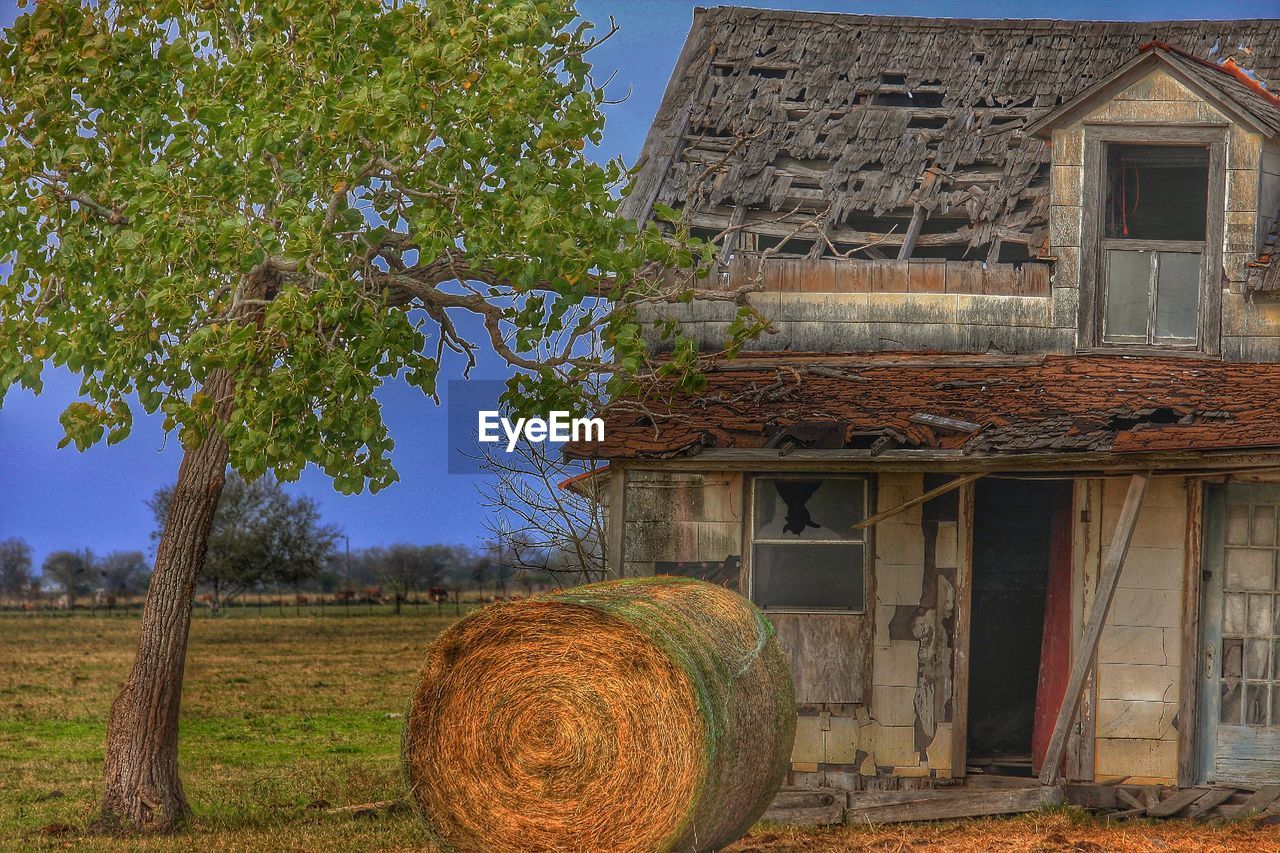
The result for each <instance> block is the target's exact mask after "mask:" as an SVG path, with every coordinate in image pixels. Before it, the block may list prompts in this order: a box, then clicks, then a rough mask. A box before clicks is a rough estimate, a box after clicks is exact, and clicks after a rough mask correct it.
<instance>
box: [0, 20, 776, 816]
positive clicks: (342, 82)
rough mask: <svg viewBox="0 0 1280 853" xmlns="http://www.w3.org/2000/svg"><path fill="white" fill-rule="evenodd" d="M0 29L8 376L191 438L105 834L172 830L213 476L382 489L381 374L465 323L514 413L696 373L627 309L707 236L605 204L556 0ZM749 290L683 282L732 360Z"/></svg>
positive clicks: (93, 429)
mask: <svg viewBox="0 0 1280 853" xmlns="http://www.w3.org/2000/svg"><path fill="white" fill-rule="evenodd" d="M0 39H2V41H0V128H2V131H0V132H2V133H3V137H2V138H0V262H5V261H7V262H9V263H10V264H11V265H12V272H11V274H10V275H9V277H8V279H7V280H6V281H5V283H4V284H3V285H2V286H0V340H3V341H5V344H6V345H5V346H4V347H3V348H0V390H2V389H7V388H8V387H10V386H11V385H14V384H20V385H22V386H24V387H26V388H29V389H32V390H36V391H38V390H39V388H40V385H41V371H42V370H43V368H44V365H45V363H46V362H47V361H48V362H52V363H53V364H55V365H58V366H61V367H64V368H66V369H68V370H71V371H73V372H75V373H77V374H79V375H80V377H81V379H82V383H81V395H82V399H80V400H77V401H76V402H74V403H72V404H71V405H69V406H68V407H67V409H66V411H65V412H64V413H63V415H62V418H61V420H62V424H63V426H64V429H65V433H66V434H65V436H64V438H63V443H64V444H66V443H71V444H74V445H75V446H76V447H78V448H81V449H83V448H85V447H88V446H90V445H92V444H95V443H97V442H99V441H101V440H104V439H105V440H106V441H107V442H108V443H114V442H118V441H121V440H123V439H124V438H125V437H126V436H127V435H128V434H129V431H130V428H131V425H132V421H133V413H134V410H135V407H138V406H140V407H141V408H142V410H144V411H146V412H148V413H155V412H160V413H163V416H164V424H165V426H166V428H167V429H171V430H173V431H175V432H176V434H177V439H178V441H179V442H180V443H181V445H182V447H183V451H184V455H183V459H182V463H181V465H180V467H179V470H178V479H177V483H176V486H175V489H174V496H173V499H172V501H171V503H170V507H169V515H168V517H167V519H166V523H165V532H164V535H163V536H162V537H161V540H160V542H159V545H158V547H157V550H156V556H155V566H154V571H153V574H152V578H151V583H150V586H149V588H148V595H147V599H146V605H145V607H144V610H143V616H142V622H141V626H140V630H139V642H138V653H137V656H136V658H135V661H134V665H133V668H132V670H131V671H130V674H129V677H128V679H127V681H126V682H125V684H124V686H123V689H122V690H121V692H120V694H119V696H118V697H117V699H116V701H115V702H114V704H113V705H112V710H111V714H110V717H109V720H108V726H107V748H106V759H105V762H104V785H103V793H102V801H101V807H100V815H99V819H98V820H97V821H96V824H97V825H98V826H100V827H102V828H104V829H113V828H126V827H133V828H140V829H144V830H155V831H165V830H171V829H173V828H174V827H176V826H177V825H178V824H179V823H180V822H181V821H182V820H183V819H184V818H185V817H186V816H187V815H188V813H189V807H188V805H187V801H186V797H185V796H184V794H183V790H182V784H181V781H180V779H179V777H178V765H177V737H178V710H179V702H180V698H181V693H182V677H183V661H184V658H185V654H186V647H187V636H188V632H189V628H190V618H191V599H192V594H193V591H194V589H195V586H196V582H197V579H198V577H199V576H200V573H201V569H202V563H203V559H204V554H205V551H206V545H207V542H208V537H209V533H210V530H211V528H212V525H213V521H214V516H215V513H216V508H217V504H218V496H219V494H220V492H221V490H222V487H223V483H224V478H225V472H226V469H227V466H228V464H230V466H231V467H232V468H233V469H234V470H236V471H238V472H239V473H241V474H242V475H244V476H245V477H246V478H248V479H254V478H256V477H257V476H259V475H261V474H263V473H265V472H267V471H269V470H270V471H274V473H275V474H276V476H277V477H278V478H280V479H282V480H286V481H287V480H291V479H294V478H296V477H297V476H298V475H299V474H300V472H301V470H302V468H303V466H304V465H306V464H308V463H314V464H315V465H317V466H318V467H319V468H320V469H322V470H323V471H325V472H326V473H327V474H328V475H330V476H331V477H332V478H333V482H334V485H335V487H336V488H337V489H339V490H340V491H343V492H354V491H359V490H361V489H363V488H365V487H368V488H370V489H375V490H376V489H379V488H382V487H385V486H387V485H389V484H390V483H392V482H394V481H395V479H396V474H395V471H394V469H393V467H392V465H391V462H390V458H389V451H390V449H391V446H392V442H391V438H390V437H389V435H388V434H387V429H386V426H385V424H384V423H383V420H382V415H381V411H380V408H379V405H378V402H377V400H376V397H375V394H374V391H375V390H376V389H377V388H378V387H380V386H381V385H382V384H384V383H385V382H387V381H388V380H390V379H392V378H397V377H398V378H399V379H402V380H403V381H406V382H408V383H409V384H411V385H413V386H415V387H417V388H420V389H421V390H422V391H423V392H424V393H426V394H428V395H431V396H433V397H434V395H435V387H436V378H437V374H438V372H439V370H440V367H441V359H442V357H443V354H444V352H445V351H446V350H448V351H451V352H454V353H457V354H459V355H460V356H461V357H462V359H464V360H465V362H466V365H467V367H469V366H470V365H471V364H474V362H475V355H476V352H477V351H478V350H479V348H480V346H481V343H479V342H477V341H476V340H472V339H470V338H468V337H467V334H466V333H465V330H466V329H469V328H476V327H479V328H480V329H482V330H483V331H482V332H479V333H478V335H479V339H480V341H482V342H483V344H484V345H485V346H487V347H489V348H492V349H493V350H494V351H496V352H497V354H498V355H499V356H501V357H502V358H503V359H505V360H506V362H507V363H508V364H510V365H512V366H513V367H514V368H516V369H517V371H518V372H517V373H516V374H515V376H514V378H513V379H512V380H511V382H510V383H509V391H508V403H509V404H510V405H511V406H512V407H513V408H515V409H517V410H520V411H522V412H524V413H530V412H533V411H537V410H542V411H546V410H548V409H573V408H576V407H577V406H575V404H576V403H578V402H580V392H579V390H578V389H579V387H580V384H579V383H578V381H577V380H578V379H580V378H581V377H582V376H584V375H586V374H589V373H591V372H594V371H605V372H610V371H616V373H615V376H616V377H617V380H616V382H615V383H614V384H613V386H612V387H613V388H614V389H615V390H617V389H621V388H623V387H627V385H628V383H631V382H634V381H637V380H636V378H635V377H636V376H639V375H642V374H646V373H647V374H648V375H652V373H653V372H654V371H663V372H665V373H666V374H672V375H677V376H680V377H687V379H682V381H685V382H687V383H688V384H690V385H692V386H696V385H697V383H698V381H699V380H698V378H697V374H696V371H695V370H694V368H695V367H696V366H697V362H698V359H699V358H700V354H699V353H698V351H697V348H696V345H695V344H694V342H693V341H692V340H687V339H684V338H681V337H680V335H679V333H678V332H675V333H674V340H673V341H672V356H671V357H670V358H669V359H667V360H666V361H664V362H663V363H662V364H661V365H660V366H656V365H655V366H650V363H649V361H648V357H647V355H646V349H645V343H644V337H643V335H642V334H641V331H642V330H641V326H640V323H639V321H638V320H637V318H638V317H640V316H642V314H641V309H642V308H644V307H645V306H646V305H650V304H655V303H663V302H673V301H677V300H685V299H690V298H693V295H694V292H693V290H692V287H691V283H692V276H694V275H697V274H698V273H699V271H700V268H701V267H702V266H703V265H705V263H706V262H707V261H708V260H709V259H711V258H712V257H713V256H714V254H715V247H714V246H711V245H699V244H697V243H690V242H689V241H687V240H685V239H683V237H684V236H685V235H687V233H688V231H687V229H685V228H683V227H676V226H673V228H672V237H673V239H671V240H667V239H664V238H663V235H662V234H660V233H659V231H658V229H657V228H656V227H651V228H648V229H646V230H644V231H639V232H638V231H637V229H636V227H635V225H634V224H633V223H629V222H626V221H623V220H621V219H620V218H618V217H616V216H615V215H614V212H615V211H616V208H617V204H618V201H617V198H616V194H615V193H614V192H613V190H614V189H616V188H617V187H619V186H620V185H621V184H622V183H623V182H624V181H625V179H626V177H627V172H626V170H625V168H624V166H623V165H622V164H621V163H620V162H609V163H596V162H593V161H592V160H591V159H590V158H589V157H588V156H587V155H586V153H585V148H586V143H587V142H598V141H599V140H600V138H601V133H602V129H603V115H602V113H601V111H600V106H601V104H602V103H603V102H604V99H605V94H604V91H603V88H602V87H601V86H598V85H596V83H595V82H594V81H593V80H592V78H591V76H590V66H589V65H588V63H587V61H586V59H585V54H586V53H587V52H588V51H589V50H590V49H591V48H592V46H593V45H594V44H595V41H593V39H592V36H591V35H590V28H589V27H588V26H586V25H584V24H582V23H579V22H577V21H576V12H575V10H574V8H573V4H572V2H571V0H506V1H505V2H501V3H499V2H495V0H422V2H415V3H384V2H379V1H378V0H348V2H335V0H291V2H289V3H284V2H281V0H244V2H242V3H234V4H233V3H217V2H204V0H150V1H149V2H140V0H117V2H112V3H110V4H106V5H103V4H99V3H96V2H93V0H41V2H39V3H37V4H35V5H34V6H33V7H32V9H31V11H30V12H29V13H28V14H25V15H23V16H22V17H20V18H19V19H18V20H17V21H16V22H15V23H14V25H13V26H12V27H11V28H10V29H9V30H7V31H5V32H4V34H3V36H0ZM707 172H708V174H711V173H712V172H713V170H712V169H708V170H707ZM658 210H659V212H660V213H662V214H663V215H666V216H670V215H671V213H670V212H669V211H666V210H665V209H662V208H658ZM675 269H687V270H688V271H689V272H688V275H682V276H676V277H672V276H669V275H665V274H664V272H663V271H664V270H675ZM753 288H754V289H758V287H755V286H754V285H753V286H750V287H741V288H738V289H737V290H734V291H730V292H721V291H716V290H714V289H707V290H699V291H698V292H697V298H700V299H715V300H722V301H726V302H730V303H733V304H736V305H737V316H736V319H735V321H734V323H733V324H732V325H731V326H730V335H729V338H730V340H729V341H727V342H726V349H727V350H729V351H732V350H733V349H734V348H735V347H736V345H737V342H738V341H739V340H740V339H741V338H742V337H745V335H747V334H750V333H752V332H753V331H755V330H757V329H758V328H760V319H759V314H758V313H757V312H756V311H755V310H754V309H753V308H752V307H751V305H750V304H749V303H748V300H747V297H748V295H749V291H750V290H751V289H753ZM413 309H416V310H413ZM460 315H461V316H465V317H470V318H471V319H472V320H473V321H474V324H473V325H469V324H466V323H460V322H459V320H460V319H461V317H460ZM672 330H673V326H672V325H671V324H667V326H666V327H665V328H664V330H663V331H664V333H665V334H668V335H671V334H673V332H672ZM596 333H602V335H603V337H602V340H603V341H604V344H605V345H606V346H607V348H608V351H607V352H605V351H601V350H598V349H596V348H594V347H592V346H591V345H590V341H591V340H593V335H595V334H596ZM464 371H465V368H464Z"/></svg>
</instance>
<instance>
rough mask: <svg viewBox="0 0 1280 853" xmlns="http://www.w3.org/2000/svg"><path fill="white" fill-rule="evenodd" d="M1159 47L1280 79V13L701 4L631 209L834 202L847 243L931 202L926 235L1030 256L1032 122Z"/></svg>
mask: <svg viewBox="0 0 1280 853" xmlns="http://www.w3.org/2000/svg"><path fill="white" fill-rule="evenodd" d="M1150 42H1160V43H1162V44H1165V45H1168V46H1171V47H1173V48H1176V49H1177V50H1181V51H1185V52H1187V53H1188V54H1191V55H1193V56H1195V57H1198V58H1200V59H1204V60H1208V61H1211V62H1215V63H1216V62H1222V61H1225V60H1226V59H1232V60H1233V61H1234V62H1235V63H1236V64H1237V65H1238V66H1239V67H1240V68H1242V69H1244V70H1245V71H1246V72H1247V73H1249V74H1252V75H1255V76H1256V77H1257V78H1258V79H1259V80H1261V81H1262V82H1270V83H1272V84H1275V83H1277V82H1280V21H1277V20H1246V21H1161V22H1093V21H1042V20H1020V21H996V20H952V19H930V18H897V17H878V16H864V15H843V14H818V13H803V12H783V11H771V10H759V9H742V8H733V7H718V8H713V9H705V10H699V11H698V12H697V13H696V16H695V20H694V25H693V29H692V30H691V31H690V34H689V39H688V41H687V42H686V44H685V49H684V51H683V53H682V54H681V57H680V61H679V63H678V65H677V67H676V69H675V72H674V74H673V76H672V79H671V82H670V84H669V85H668V88H667V92H666V95H665V97H664V99H663V102H662V105H661V107H660V108H659V111H658V114H657V117H656V118H655V120H654V125H653V128H652V130H651V132H650V135H649V139H648V141H647V142H646V145H645V151H644V154H643V155H642V162H641V170H640V173H639V175H638V177H637V181H636V184H635V187H634V189H633V191H632V193H631V194H630V196H629V197H628V199H627V201H626V204H625V206H624V208H623V210H624V212H625V213H626V214H627V215H629V216H632V217H635V218H639V219H645V218H647V217H648V216H649V214H650V212H651V210H652V207H653V204H654V203H655V202H657V203H661V204H665V205H669V206H672V207H676V208H681V207H684V208H687V212H688V213H690V214H691V216H692V219H693V222H694V224H695V225H699V226H700V227H704V228H710V229H719V228H723V227H724V226H725V225H726V224H728V223H729V221H730V217H731V212H732V210H733V209H734V208H735V207H738V206H743V207H746V208H749V209H752V210H754V211H756V212H757V213H758V214H760V216H759V217H753V219H752V221H756V220H757V219H762V218H768V219H771V220H774V223H773V224H774V227H775V230H777V229H778V228H785V226H788V225H791V224H793V220H794V221H797V222H799V221H805V220H808V219H811V218H812V217H813V216H814V215H815V214H823V212H824V211H825V225H826V226H827V229H828V233H829V234H830V235H831V236H832V237H833V238H834V239H835V241H836V243H837V245H839V246H840V247H841V249H842V250H843V249H845V248H848V247H849V246H850V245H853V244H857V243H859V242H861V241H864V240H865V239H866V235H867V233H868V232H869V231H875V232H884V231H887V230H888V229H889V228H890V227H892V226H895V225H896V226H897V231H898V233H902V231H903V229H904V228H905V225H906V222H907V220H908V219H909V218H910V216H911V213H912V211H913V209H914V206H915V205H916V204H919V205H920V206H921V207H922V208H924V209H925V210H927V211H928V212H929V216H930V219H929V224H928V225H927V226H926V233H928V232H929V231H930V229H933V230H935V231H937V230H942V231H955V232H957V233H958V243H959V244H961V245H968V246H979V245H983V244H987V243H990V242H991V241H992V239H993V238H999V239H1001V240H1003V241H1005V242H1006V243H1022V244H1028V245H1030V246H1031V247H1032V249H1033V253H1034V249H1035V248H1036V247H1038V246H1040V245H1041V244H1042V243H1043V242H1044V239H1045V236H1046V228H1047V225H1046V223H1047V219H1048V205H1049V198H1048V164H1049V150H1048V147H1047V146H1046V144H1045V143H1044V142H1043V141H1042V140H1039V139H1034V138H1032V137H1030V136H1029V135H1027V134H1025V133H1024V132H1023V128H1025V126H1026V125H1027V124H1028V123H1029V122H1031V121H1034V120H1036V119H1038V118H1040V117H1041V116H1043V115H1045V114H1046V113H1047V112H1048V111H1050V110H1053V109H1054V108H1056V107H1058V106H1060V105H1061V104H1063V103H1064V102H1065V101H1067V100H1069V99H1070V98H1072V97H1073V96H1075V95H1076V94H1078V93H1080V92H1082V91H1083V90H1085V89H1087V88H1088V87H1090V86H1091V85H1093V84H1094V83H1096V82H1097V81H1099V80H1101V79H1103V78H1105V77H1106V76H1108V75H1109V74H1111V73H1112V72H1114V71H1115V70H1116V69H1117V68H1119V67H1120V66H1122V65H1124V64H1125V63H1126V62H1128V61H1130V60H1132V59H1133V58H1134V56H1136V55H1137V53H1138V49H1139V48H1140V47H1141V46H1142V45H1143V44H1146V43H1150ZM1200 70H1201V72H1203V73H1213V72H1211V71H1209V70H1208V69H1200ZM1237 88H1240V89H1243V88H1244V87H1243V86H1241V87H1237ZM1273 88H1274V87H1273ZM1237 94H1239V95H1240V97H1241V98H1249V97H1251V96H1250V94H1249V93H1247V92H1243V91H1241V92H1238V93H1237ZM926 174H928V175H930V176H932V177H928V178H926ZM766 214H767V217H765V215H766ZM760 233H766V231H761V232H760ZM815 248H816V249H820V248H821V247H820V246H815Z"/></svg>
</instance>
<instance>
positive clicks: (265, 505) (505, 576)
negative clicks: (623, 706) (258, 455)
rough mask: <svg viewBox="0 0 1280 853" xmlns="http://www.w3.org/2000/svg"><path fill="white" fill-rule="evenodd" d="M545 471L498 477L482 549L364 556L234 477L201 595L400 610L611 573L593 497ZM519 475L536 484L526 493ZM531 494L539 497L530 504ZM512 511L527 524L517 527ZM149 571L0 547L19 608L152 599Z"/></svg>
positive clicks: (276, 491)
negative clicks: (39, 559) (387, 604)
mask: <svg viewBox="0 0 1280 853" xmlns="http://www.w3.org/2000/svg"><path fill="white" fill-rule="evenodd" d="M544 467H545V468H546V470H542V469H537V470H538V471H541V473H542V474H543V475H544V476H541V477H537V476H529V472H528V471H519V472H517V471H514V470H512V471H506V472H499V473H506V474H507V475H508V476H506V477H499V478H498V482H499V486H498V487H496V488H495V492H494V494H493V495H491V496H490V501H489V503H490V506H491V507H492V508H494V509H496V510H499V513H498V518H499V520H500V523H495V524H491V525H490V529H491V531H492V533H493V536H494V539H493V540H492V541H491V542H488V543H485V544H483V545H481V546H479V547H470V546H466V545H443V544H430V545H422V544H412V543H405V542H400V543H395V544H391V545H387V546H381V547H373V548H363V549H357V550H351V549H350V548H349V547H342V548H341V549H340V548H339V545H340V544H344V545H345V542H344V540H345V537H344V535H343V534H342V532H341V531H340V530H339V529H338V528H337V527H335V526H333V525H331V524H326V523H324V521H323V519H322V518H321V514H320V508H319V505H318V504H317V503H316V501H314V500H312V499H311V498H308V497H301V496H299V497H295V496H292V495H290V494H288V493H287V492H285V491H284V489H282V488H281V486H280V485H279V483H277V482H275V481H274V480H272V479H270V478H267V477H262V478H259V479H258V480H254V481H246V480H243V479H241V478H240V477H239V476H237V475H235V474H231V475H230V476H228V478H227V484H226V487H225V489H224V490H223V492H222V496H221V499H220V501H219V503H218V508H217V511H216V513H215V515H214V521H213V529H212V532H211V533H210V536H209V550H208V554H207V556H206V558H205V562H204V569H203V571H202V573H201V575H200V579H199V587H200V590H201V592H202V595H201V599H202V600H203V601H204V602H205V603H207V605H208V606H209V608H210V609H211V611H212V612H213V613H214V614H215V615H216V614H218V613H219V612H221V611H222V609H223V608H224V607H226V606H227V605H228V604H231V603H233V602H235V601H236V600H237V599H239V598H241V597H242V596H244V595H245V594H246V593H257V594H259V596H261V595H262V594H264V593H270V592H278V591H281V590H292V591H294V592H295V593H297V594H299V595H300V594H302V593H304V592H306V593H319V594H322V595H331V596H333V597H335V598H339V599H342V600H346V601H348V602H350V601H353V600H354V601H362V602H363V601H373V600H378V601H382V600H389V601H391V602H393V603H394V605H395V610H396V612H397V613H399V612H400V610H401V606H402V605H403V603H404V602H406V601H409V600H421V598H422V597H423V596H427V597H429V598H435V599H437V600H439V599H440V598H441V597H442V596H443V597H451V598H452V600H455V601H456V600H457V595H458V593H459V592H461V591H463V590H476V591H479V592H480V595H481V598H482V599H484V598H486V597H507V596H509V595H512V594H515V593H522V594H525V595H528V594H531V593H532V592H534V591H536V590H539V589H543V588H546V587H549V586H562V585H566V584H573V583H578V582H581V581H583V580H590V579H594V578H596V577H598V576H600V575H601V574H602V573H603V563H602V548H601V546H600V539H601V535H600V525H599V524H598V522H597V521H596V520H595V519H594V517H593V516H591V515H590V514H589V513H590V512H591V511H593V510H592V508H591V505H592V504H594V503H595V501H593V500H591V498H593V497H594V496H593V495H590V494H586V493H582V492H580V491H579V492H572V493H570V492H565V491H562V490H561V489H559V488H558V487H557V484H558V482H559V480H560V479H562V478H563V476H564V475H563V472H562V471H561V470H560V469H559V468H555V467H552V466H544ZM517 473H520V474H523V475H524V477H525V479H524V483H526V484H530V483H532V484H533V485H525V486H521V485H520V483H519V481H518V480H517V477H516V474H517ZM519 489H523V491H520V492H519V493H517V491H516V490H519ZM532 494H536V495H538V496H540V497H538V499H537V500H533V499H531V498H530V497H529V495H532ZM172 501H173V487H172V486H166V487H164V488H162V489H159V490H158V491H156V492H155V494H154V495H152V497H151V498H150V499H149V500H148V501H147V507H148V508H149V509H150V510H151V512H152V514H153V516H154V519H155V529H154V531H153V533H152V534H151V537H152V541H153V543H156V542H158V541H159V537H160V534H161V532H162V531H163V529H164V524H165V519H166V516H167V515H168V512H169V506H170V504H171V503H172ZM584 507H585V509H584ZM515 508H518V510H519V513H518V517H519V519H520V523H519V524H512V523H510V522H509V519H510V518H511V517H512V513H513V512H514V511H515ZM540 518H541V519H543V520H544V521H543V522H541V523H539V519H540ZM580 530H581V531H585V533H580V532H579V531H580ZM150 573H151V566H150V564H149V562H148V561H147V558H146V556H145V555H144V554H143V553H142V552H141V551H116V552H113V553H110V554H107V555H105V556H101V557H99V556H97V555H95V554H93V553H92V552H91V551H89V550H87V549H85V550H79V551H73V550H62V551H55V552H53V553H51V554H49V555H48V557H46V558H45V560H44V562H43V563H42V564H41V573H40V574H39V575H36V574H35V572H34V566H33V560H32V549H31V547H30V546H29V545H28V544H27V543H26V542H24V541H23V540H21V539H17V538H12V539H7V540H3V541H0V597H3V598H5V599H6V600H8V601H10V602H26V601H29V600H32V599H38V597H39V596H40V595H41V594H42V593H43V592H53V593H55V594H58V595H60V596H61V606H63V607H66V608H74V607H75V606H76V604H77V602H78V601H79V602H83V601H84V599H85V598H86V597H91V600H92V601H93V602H94V603H108V602H110V603H114V602H115V601H116V600H122V599H129V598H131V597H135V596H139V595H141V594H142V593H144V592H145V591H146V588H147V581H148V579H149V576H150Z"/></svg>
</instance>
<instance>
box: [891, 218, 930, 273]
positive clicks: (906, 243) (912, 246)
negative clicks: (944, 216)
mask: <svg viewBox="0 0 1280 853" xmlns="http://www.w3.org/2000/svg"><path fill="white" fill-rule="evenodd" d="M928 215H929V211H927V210H925V209H924V208H923V207H922V206H921V205H918V204H917V205H916V209H915V211H914V212H913V213H912V214H911V223H910V224H909V225H908V226H907V233H906V234H905V235H903V237H902V246H901V247H899V249H898V260H900V261H905V260H907V259H908V258H910V257H911V253H912V252H914V251H915V250H916V240H918V239H919V238H920V229H921V228H923V227H924V220H925V217H927V216H928Z"/></svg>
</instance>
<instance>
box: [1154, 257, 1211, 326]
mask: <svg viewBox="0 0 1280 853" xmlns="http://www.w3.org/2000/svg"><path fill="white" fill-rule="evenodd" d="M1156 265H1157V273H1156V276H1157V283H1156V340H1157V341H1158V342H1160V343H1195V341H1196V334H1197V331H1198V327H1199V325H1200V322H1199V320H1200V255H1199V253H1195V252H1157V253H1156Z"/></svg>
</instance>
